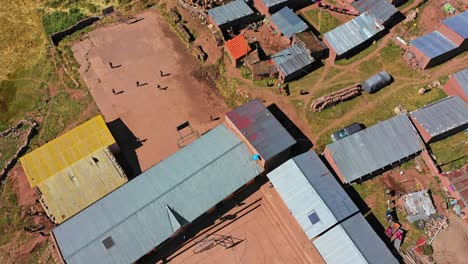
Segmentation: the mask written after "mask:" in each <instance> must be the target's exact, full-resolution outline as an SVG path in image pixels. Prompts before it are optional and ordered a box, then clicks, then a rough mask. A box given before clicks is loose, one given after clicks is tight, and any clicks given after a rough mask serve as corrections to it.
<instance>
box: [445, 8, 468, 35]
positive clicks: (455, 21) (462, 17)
mask: <svg viewBox="0 0 468 264" xmlns="http://www.w3.org/2000/svg"><path fill="white" fill-rule="evenodd" d="M442 23H443V24H445V25H446V26H447V27H448V28H450V29H452V30H453V31H454V32H456V33H457V34H458V35H460V36H461V37H462V38H465V39H466V38H468V11H465V12H462V13H460V14H458V15H455V16H452V17H449V18H447V19H444V20H443V21H442Z"/></svg>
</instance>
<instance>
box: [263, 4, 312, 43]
mask: <svg viewBox="0 0 468 264" xmlns="http://www.w3.org/2000/svg"><path fill="white" fill-rule="evenodd" d="M270 21H271V22H272V23H273V24H275V25H276V26H277V27H278V29H279V31H281V34H283V35H285V36H286V37H288V38H290V37H292V35H293V34H294V33H299V32H302V31H304V30H306V29H308V28H309V27H308V26H307V24H306V23H304V21H302V19H301V18H300V17H298V16H297V15H296V14H295V13H294V12H293V11H292V10H291V9H290V8H289V7H284V8H282V9H281V10H280V11H278V12H276V13H274V14H273V15H271V16H270Z"/></svg>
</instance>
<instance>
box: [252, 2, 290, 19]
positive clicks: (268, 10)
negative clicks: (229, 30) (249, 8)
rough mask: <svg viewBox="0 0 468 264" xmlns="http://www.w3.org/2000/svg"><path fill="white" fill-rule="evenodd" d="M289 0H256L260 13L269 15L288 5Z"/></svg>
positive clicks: (256, 7)
mask: <svg viewBox="0 0 468 264" xmlns="http://www.w3.org/2000/svg"><path fill="white" fill-rule="evenodd" d="M288 2H289V0H254V1H253V4H254V7H255V9H257V10H258V12H260V14H263V15H266V16H269V15H271V14H273V13H275V12H277V11H279V10H280V9H281V8H283V7H285V6H287V5H288Z"/></svg>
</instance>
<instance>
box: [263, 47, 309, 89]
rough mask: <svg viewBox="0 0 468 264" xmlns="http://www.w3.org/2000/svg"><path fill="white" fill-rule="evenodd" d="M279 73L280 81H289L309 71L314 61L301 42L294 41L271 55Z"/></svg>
mask: <svg viewBox="0 0 468 264" xmlns="http://www.w3.org/2000/svg"><path fill="white" fill-rule="evenodd" d="M271 58H272V59H273V62H274V63H275V65H276V68H277V69H278V73H279V76H278V78H279V80H280V81H281V82H289V81H291V80H293V79H295V78H298V77H299V76H302V75H305V74H307V73H309V71H310V70H311V68H312V64H313V63H314V61H315V60H314V58H312V56H311V55H310V51H309V50H308V49H307V48H305V47H304V46H303V45H302V44H301V43H296V44H294V45H292V46H291V47H289V48H287V49H284V50H282V51H280V52H278V53H276V54H275V55H273V56H271Z"/></svg>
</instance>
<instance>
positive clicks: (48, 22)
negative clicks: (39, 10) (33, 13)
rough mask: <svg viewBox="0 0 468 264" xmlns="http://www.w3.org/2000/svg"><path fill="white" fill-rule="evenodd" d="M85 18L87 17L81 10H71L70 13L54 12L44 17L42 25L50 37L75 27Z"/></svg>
mask: <svg viewBox="0 0 468 264" xmlns="http://www.w3.org/2000/svg"><path fill="white" fill-rule="evenodd" d="M83 18H85V15H84V14H83V13H81V12H80V10H79V9H77V8H71V9H70V11H68V12H64V11H54V12H52V13H48V14H45V15H44V16H43V17H42V24H43V25H44V30H45V32H46V33H47V34H48V35H50V34H53V33H56V32H59V31H62V30H64V29H66V28H68V27H70V26H72V25H74V24H75V23H76V22H78V21H80V20H81V19H83Z"/></svg>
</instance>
